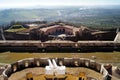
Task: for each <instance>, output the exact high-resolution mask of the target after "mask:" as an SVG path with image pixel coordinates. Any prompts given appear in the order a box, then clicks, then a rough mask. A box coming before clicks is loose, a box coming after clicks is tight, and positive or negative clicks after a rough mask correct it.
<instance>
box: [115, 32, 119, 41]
mask: <svg viewBox="0 0 120 80" xmlns="http://www.w3.org/2000/svg"><path fill="white" fill-rule="evenodd" d="M114 41H115V42H120V32H118V33H117V35H116V37H115V39H114Z"/></svg>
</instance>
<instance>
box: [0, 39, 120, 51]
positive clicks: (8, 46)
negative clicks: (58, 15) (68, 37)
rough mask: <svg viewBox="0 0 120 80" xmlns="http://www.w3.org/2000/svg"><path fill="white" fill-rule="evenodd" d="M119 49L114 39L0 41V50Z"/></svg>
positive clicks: (118, 44) (119, 44)
mask: <svg viewBox="0 0 120 80" xmlns="http://www.w3.org/2000/svg"><path fill="white" fill-rule="evenodd" d="M43 49H44V51H54V50H59V51H61V50H62V51H65V50H68V51H71V50H73V51H74V52H75V51H78V50H79V51H120V42H115V41H78V42H72V41H48V42H41V41H0V50H3V51H6V50H9V51H43Z"/></svg>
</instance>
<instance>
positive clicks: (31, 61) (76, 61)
mask: <svg viewBox="0 0 120 80" xmlns="http://www.w3.org/2000/svg"><path fill="white" fill-rule="evenodd" d="M47 60H48V58H27V59H23V60H19V61H17V62H15V63H12V64H11V65H9V66H8V68H7V69H6V70H5V71H4V72H3V77H4V80H8V78H9V77H10V76H11V75H12V74H13V73H15V72H17V71H20V70H23V69H25V68H32V67H45V66H46V65H48V61H47ZM55 61H56V63H57V65H65V66H66V67H86V68H89V69H92V70H95V71H97V72H99V73H101V74H103V77H105V78H104V79H103V80H108V79H107V76H108V74H109V71H107V70H106V69H105V67H104V65H103V64H101V63H97V62H95V61H94V60H90V59H86V58H55Z"/></svg>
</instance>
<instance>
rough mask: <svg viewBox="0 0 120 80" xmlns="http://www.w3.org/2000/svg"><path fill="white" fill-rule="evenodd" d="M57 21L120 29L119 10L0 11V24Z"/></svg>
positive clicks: (57, 9) (109, 8)
mask: <svg viewBox="0 0 120 80" xmlns="http://www.w3.org/2000/svg"><path fill="white" fill-rule="evenodd" d="M34 20H41V21H42V20H44V21H58V20H62V21H64V22H70V23H75V24H78V25H79V24H82V25H85V26H88V27H120V8H111V7H107V8H104V7H101V8H94V7H92V8H89V7H66V8H64V7H62V8H53V9H8V10H1V11H0V24H4V23H9V22H11V21H34Z"/></svg>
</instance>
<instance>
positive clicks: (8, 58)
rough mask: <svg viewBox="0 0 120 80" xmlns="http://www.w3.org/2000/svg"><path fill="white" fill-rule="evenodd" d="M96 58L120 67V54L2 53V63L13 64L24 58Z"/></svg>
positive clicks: (0, 57) (0, 54) (0, 58)
mask: <svg viewBox="0 0 120 80" xmlns="http://www.w3.org/2000/svg"><path fill="white" fill-rule="evenodd" d="M92 56H96V59H94V60H95V61H98V62H101V63H112V64H114V65H117V66H120V52H93V53H28V52H24V53H15V52H4V53H0V63H13V62H15V61H18V60H20V59H24V58H32V57H33V58H34V57H38V58H55V57H60V58H63V57H69V58H71V57H76V58H89V59H92Z"/></svg>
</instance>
